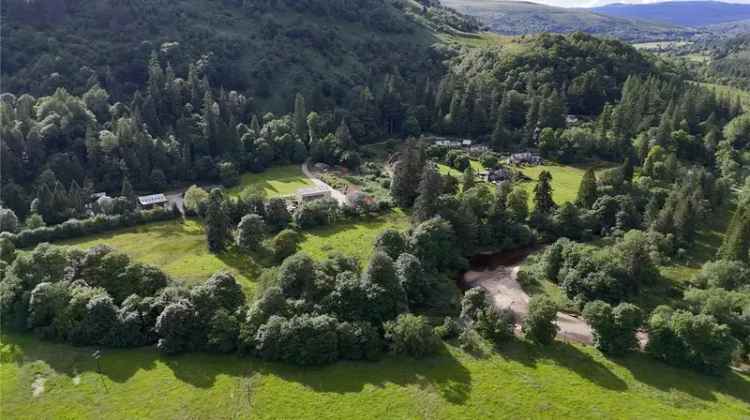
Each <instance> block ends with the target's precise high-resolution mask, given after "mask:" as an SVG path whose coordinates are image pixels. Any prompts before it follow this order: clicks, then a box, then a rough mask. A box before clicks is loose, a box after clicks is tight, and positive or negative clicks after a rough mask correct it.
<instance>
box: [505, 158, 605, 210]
mask: <svg viewBox="0 0 750 420" xmlns="http://www.w3.org/2000/svg"><path fill="white" fill-rule="evenodd" d="M594 166H595V167H601V168H602V169H606V166H607V165H606V164H595V165H594ZM520 169H521V172H523V174H524V175H526V176H528V177H529V178H531V179H532V180H533V181H529V182H525V183H523V184H522V185H523V186H524V188H526V191H528V193H529V200H532V199H533V197H534V186H536V180H537V179H538V178H539V174H540V173H542V171H549V173H550V174H551V175H552V190H553V191H552V198H553V199H554V200H555V202H556V203H557V204H563V203H566V202H573V201H575V199H576V196H578V187H579V186H580V185H581V179H582V178H583V174H584V173H585V172H586V167H585V166H566V165H558V164H554V163H548V164H545V165H538V166H524V167H522V168H520Z"/></svg>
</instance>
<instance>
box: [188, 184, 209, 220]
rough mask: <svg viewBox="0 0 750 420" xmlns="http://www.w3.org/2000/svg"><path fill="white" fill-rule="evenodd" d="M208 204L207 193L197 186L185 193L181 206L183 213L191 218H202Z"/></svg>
mask: <svg viewBox="0 0 750 420" xmlns="http://www.w3.org/2000/svg"><path fill="white" fill-rule="evenodd" d="M207 202H208V192H207V191H206V190H204V189H203V188H200V187H199V186H197V185H193V186H191V187H190V188H188V189H187V191H185V195H184V197H183V206H184V207H185V213H187V214H188V215H191V216H202V215H203V214H204V213H205V209H206V203H207Z"/></svg>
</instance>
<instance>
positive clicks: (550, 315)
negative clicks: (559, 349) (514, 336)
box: [523, 295, 558, 344]
mask: <svg viewBox="0 0 750 420" xmlns="http://www.w3.org/2000/svg"><path fill="white" fill-rule="evenodd" d="M556 319H557V305H556V304H555V302H553V301H552V299H550V298H549V297H547V296H544V295H542V296H534V297H532V298H531V300H530V301H529V313H528V315H527V316H526V320H524V323H523V332H524V333H525V334H526V338H528V339H529V340H531V341H534V342H536V343H539V344H550V343H552V342H553V341H554V339H555V336H557V330H558V327H557V324H555V320H556Z"/></svg>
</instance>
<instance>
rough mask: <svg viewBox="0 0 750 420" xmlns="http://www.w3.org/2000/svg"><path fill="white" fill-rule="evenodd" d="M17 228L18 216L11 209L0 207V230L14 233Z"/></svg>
mask: <svg viewBox="0 0 750 420" xmlns="http://www.w3.org/2000/svg"><path fill="white" fill-rule="evenodd" d="M17 230H18V217H16V213H14V212H13V210H11V209H4V208H0V232H10V233H15V232H16V231H17Z"/></svg>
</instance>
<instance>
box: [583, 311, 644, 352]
mask: <svg viewBox="0 0 750 420" xmlns="http://www.w3.org/2000/svg"><path fill="white" fill-rule="evenodd" d="M583 316H584V318H585V319H586V322H588V323H589V324H590V325H591V328H592V329H593V330H594V345H595V346H596V348H598V349H599V350H600V351H601V352H602V353H607V354H612V355H621V354H624V353H626V352H629V351H633V350H636V349H637V348H638V339H637V338H636V335H635V333H636V330H637V329H638V327H640V325H641V323H642V317H641V311H640V309H639V308H638V307H637V306H635V305H633V304H630V303H621V304H619V305H617V306H616V307H615V308H612V306H610V305H609V304H608V303H605V302H602V301H593V302H589V303H587V304H586V306H585V307H584V310H583Z"/></svg>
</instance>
